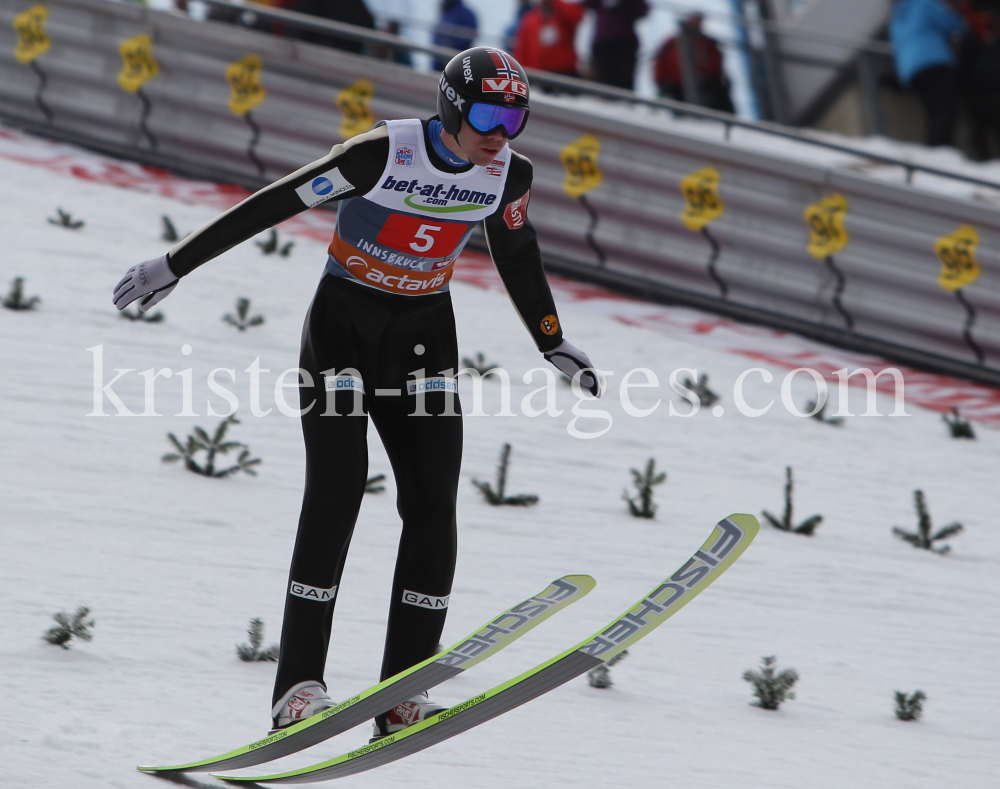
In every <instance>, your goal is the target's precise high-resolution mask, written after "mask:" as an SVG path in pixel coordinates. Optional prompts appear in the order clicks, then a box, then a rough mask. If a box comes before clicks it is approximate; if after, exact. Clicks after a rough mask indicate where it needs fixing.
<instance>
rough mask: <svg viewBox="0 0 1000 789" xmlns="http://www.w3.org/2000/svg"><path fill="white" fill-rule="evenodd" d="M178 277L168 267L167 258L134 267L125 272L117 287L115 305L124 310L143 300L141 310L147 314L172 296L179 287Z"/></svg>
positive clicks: (148, 261) (140, 303)
mask: <svg viewBox="0 0 1000 789" xmlns="http://www.w3.org/2000/svg"><path fill="white" fill-rule="evenodd" d="M179 281H180V280H178V279H177V275H176V274H174V272H172V271H171V270H170V266H169V265H167V256H166V255H163V256H162V257H158V258H156V259H155V260H147V261H146V262H145V263H140V264H139V265H138V266H132V268H130V269H129V270H128V271H126V272H125V276H124V277H122V280H121V282H119V283H118V284H117V285H115V292H114V303H115V306H116V307H117V308H118V309H120V310H123V309H125V307H126V306H127V305H129V304H131V303H132V302H133V301H135V300H136V299H138V298H141V299H142V301H140V302H139V309H140V310H141V311H142V312H147V311H148V310H149V309H150V308H152V306H153V305H154V304H158V303H159V302H161V301H163V300H164V299H165V298H166V297H167V296H169V295H170V291H172V290H173V289H174V288H176V287H177V283H178V282H179Z"/></svg>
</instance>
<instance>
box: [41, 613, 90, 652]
mask: <svg viewBox="0 0 1000 789" xmlns="http://www.w3.org/2000/svg"><path fill="white" fill-rule="evenodd" d="M88 616H90V609H89V608H87V607H86V606H80V607H79V608H77V609H76V611H75V612H74V613H73V614H72V616H71V615H70V614H67V613H65V612H63V611H60V612H59V613H58V614H53V615H52V618H53V619H55V620H56V624H55V626H54V627H50V628H49V629H48V630H47V631H46V633H45V635H43V636H42V638H44V639H45V640H46V641H48V642H49V643H50V644H55V645H56V646H59V647H62V648H63V649H69V647H70V641H72V640H73V639H74V638H79V639H80V640H81V641H90V640H91V639H92V638H93V637H94V634H93V633H91V632H90V628H92V627H93V626H94V624H95V623H94V620H93V619H89V620H88V619H87V617H88Z"/></svg>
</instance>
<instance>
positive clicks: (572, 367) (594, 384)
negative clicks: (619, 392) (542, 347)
mask: <svg viewBox="0 0 1000 789" xmlns="http://www.w3.org/2000/svg"><path fill="white" fill-rule="evenodd" d="M544 356H545V359H546V361H549V362H552V364H553V365H554V366H555V368H556V369H557V370H559V371H560V372H562V373H565V374H566V375H568V376H569V377H570V378H572V379H574V380H577V381H579V382H580V386H582V387H583V388H584V389H586V390H587V391H588V392H590V394H592V395H593V396H594V397H597V398H599V397H600V396H601V395H603V394H604V390H605V389H606V388H607V382H606V381H605V379H604V376H603V375H602V374H601V372H600V370H596V369H594V365H593V363H592V362H591V361H590V357H589V356H587V354H585V353H584V352H583V351H581V350H580V349H579V348H577V347H576V346H575V345H573V344H572V343H570V342H569V341H568V340H563V341H562V344H561V345H560V346H559V347H558V348H554V349H553V350H551V351H546V353H545V354H544Z"/></svg>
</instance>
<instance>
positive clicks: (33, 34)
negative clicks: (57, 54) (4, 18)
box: [14, 5, 52, 63]
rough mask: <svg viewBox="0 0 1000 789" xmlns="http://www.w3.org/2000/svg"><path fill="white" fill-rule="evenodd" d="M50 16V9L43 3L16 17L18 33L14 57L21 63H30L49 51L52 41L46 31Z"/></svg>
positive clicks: (15, 28)
mask: <svg viewBox="0 0 1000 789" xmlns="http://www.w3.org/2000/svg"><path fill="white" fill-rule="evenodd" d="M48 18H49V10H48V9H47V8H46V7H45V6H43V5H36V6H32V7H31V8H29V9H28V10H27V11H25V12H23V13H20V14H18V15H17V16H15V17H14V32H15V33H17V46H16V47H14V57H16V58H17V59H18V60H19V61H20V62H21V63H30V62H31V61H33V60H34V59H35V58H37V57H38V56H39V55H44V54H45V53H46V52H48V51H49V47H50V46H52V42H51V41H50V40H49V37H48V34H47V33H46V32H45V22H46V21H47V20H48Z"/></svg>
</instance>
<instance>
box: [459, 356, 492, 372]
mask: <svg viewBox="0 0 1000 789" xmlns="http://www.w3.org/2000/svg"><path fill="white" fill-rule="evenodd" d="M462 367H463V368H468V369H470V370H475V371H476V372H477V373H479V374H480V375H486V373H488V372H489V371H490V370H492V369H494V368H495V367H496V365H495V364H490V363H489V362H487V361H486V357H485V356H483V354H481V353H477V354H476V358H475V359H471V358H469V357H468V356H463V357H462Z"/></svg>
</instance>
